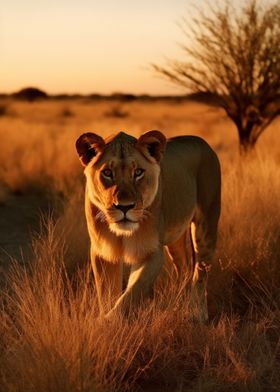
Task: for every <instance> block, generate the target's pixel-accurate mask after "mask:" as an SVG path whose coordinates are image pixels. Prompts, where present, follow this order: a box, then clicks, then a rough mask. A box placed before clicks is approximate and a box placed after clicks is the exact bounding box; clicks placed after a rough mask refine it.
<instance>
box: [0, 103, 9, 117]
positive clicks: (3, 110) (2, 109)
mask: <svg viewBox="0 0 280 392" xmlns="http://www.w3.org/2000/svg"><path fill="white" fill-rule="evenodd" d="M7 113H8V107H7V105H4V104H0V116H6V115H7Z"/></svg>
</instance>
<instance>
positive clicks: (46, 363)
mask: <svg viewBox="0 0 280 392" xmlns="http://www.w3.org/2000/svg"><path fill="white" fill-rule="evenodd" d="M0 114H1V115H0V140H1V154H0V184H1V186H0V261H1V264H0V265H1V310H2V313H1V327H0V339H1V347H0V377H1V382H0V390H1V391H7V392H8V391H28V392H29V391H30V392H31V391H32V392H35V391H36V392H38V391H40V392H46V391H49V392H56V391H60V392H64V391H67V392H72V391H73V392H74V391H82V392H85V391H88V392H91V391H92V392H97V391H98V392H101V391H102V392H103V391H106V392H112V391H127V390H129V391H136V390H137V391H138V390H140V391H149V392H151V391H171V392H173V391H174V392H175V391H178V392H179V391H187V390H188V391H209V392H210V391H211V392H212V391H215V392H216V391H279V390H280V366H279V365H280V334H279V332H280V294H279V293H280V269H279V264H280V227H279V222H280V209H279V199H280V150H279V128H280V120H277V121H276V122H275V123H274V124H273V125H272V126H270V128H269V129H268V130H267V131H266V132H265V134H264V135H263V136H262V137H261V138H260V140H259V144H258V149H257V151H256V153H255V154H252V155H251V156H250V157H248V158H247V159H246V160H240V159H239V155H238V145H237V133H236V131H235V129H234V126H233V125H232V124H231V123H230V122H229V121H228V120H227V118H226V116H225V114H224V112H223V111H222V110H221V109H218V108H217V107H214V106H207V105H203V104H199V103H194V102H190V101H183V102H180V101H155V102H149V101H147V102H144V101H133V102H118V101H102V100H99V101H93V100H89V99H80V100H50V101H41V102H34V103H28V102H19V101H13V100H9V99H5V100H3V101H1V102H0ZM151 129H159V130H161V131H163V132H164V133H165V134H166V135H167V136H174V135H181V134H196V135H200V136H202V137H203V138H205V139H206V140H207V141H208V142H209V143H210V145H211V146H212V147H213V148H214V149H215V151H216V152H217V153H218V155H219V158H220V160H221V164H222V172H223V188H222V199H223V201H222V216H221V221H220V229H219V241H218V246H217V252H216V256H215V260H214V262H213V267H212V270H211V272H210V275H209V296H208V299H209V309H210V322H209V324H208V325H199V324H197V323H193V322H192V314H191V311H189V309H188V298H187V295H186V293H185V291H184V286H183V283H182V282H181V283H176V281H175V278H174V273H173V271H172V269H171V268H170V264H169V263H168V261H167V262H166V267H165V269H164V271H163V273H162V275H161V276H160V277H159V279H158V280H157V282H156V286H155V295H154V298H153V299H152V300H151V299H150V300H147V301H146V302H145V303H143V305H142V307H141V308H140V309H139V310H138V311H137V312H136V313H135V314H131V315H130V316H129V317H128V318H125V319H115V320H113V321H112V322H111V323H110V324H106V323H104V322H103V321H102V320H99V319H98V318H97V302H96V295H95V290H94V284H93V279H92V275H91V272H90V268H89V261H88V245H89V244H88V236H87V232H86V228H85V220H84V215H83V192H84V189H83V183H84V179H83V175H82V168H81V166H80V163H79V161H78V159H77V156H76V152H75V148H74V143H75V140H76V138H77V137H78V136H79V135H80V133H82V132H85V131H93V132H96V133H100V134H102V135H103V136H106V135H109V134H112V133H116V132H117V131H120V130H125V131H127V132H130V133H132V134H134V135H136V136H137V135H140V134H141V133H142V132H145V131H148V130H151ZM175 191H176V190H175ZM173 208H176V206H173Z"/></svg>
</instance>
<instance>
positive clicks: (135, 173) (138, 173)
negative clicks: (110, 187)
mask: <svg viewBox="0 0 280 392" xmlns="http://www.w3.org/2000/svg"><path fill="white" fill-rule="evenodd" d="M144 171H145V170H144V169H136V170H135V172H134V177H135V178H139V177H141V176H142V175H143V174H144Z"/></svg>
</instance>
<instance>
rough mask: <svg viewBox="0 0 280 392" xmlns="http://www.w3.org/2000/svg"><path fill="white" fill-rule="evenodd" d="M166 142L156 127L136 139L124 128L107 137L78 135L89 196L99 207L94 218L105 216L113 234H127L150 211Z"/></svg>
mask: <svg viewBox="0 0 280 392" xmlns="http://www.w3.org/2000/svg"><path fill="white" fill-rule="evenodd" d="M165 144H166V139H165V136H164V135H163V134H162V133H161V132H159V131H150V132H147V133H145V134H144V135H142V136H141V137H140V138H139V139H138V140H137V139H136V138H134V137H133V136H130V135H127V134H125V133H123V132H120V133H119V134H118V135H117V136H115V137H113V138H110V139H108V140H104V139H103V138H102V137H101V136H98V135H96V134H93V133H84V134H83V135H81V136H80V137H79V138H78V140H77V142H76V148H77V152H78V154H79V156H80V160H81V162H82V164H83V166H85V171H84V172H85V175H86V178H87V188H88V196H89V198H90V201H91V202H92V203H93V204H94V205H95V206H96V207H97V208H98V209H99V212H98V214H97V216H96V219H100V220H106V221H107V223H108V225H109V228H110V230H111V231H112V232H114V233H115V234H116V235H118V236H130V235H131V234H132V233H133V232H134V231H135V230H137V229H138V227H139V224H140V222H141V221H142V220H143V219H145V217H146V216H147V215H148V214H149V212H148V211H147V208H148V207H149V206H150V205H151V204H152V203H153V201H154V199H155V197H156V194H157V190H158V183H159V174H160V160H161V158H162V155H163V152H164V148H165Z"/></svg>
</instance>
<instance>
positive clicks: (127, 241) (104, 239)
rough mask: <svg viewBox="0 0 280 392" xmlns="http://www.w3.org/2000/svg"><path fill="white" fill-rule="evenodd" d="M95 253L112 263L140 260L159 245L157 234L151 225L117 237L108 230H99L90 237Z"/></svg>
mask: <svg viewBox="0 0 280 392" xmlns="http://www.w3.org/2000/svg"><path fill="white" fill-rule="evenodd" d="M91 242H92V247H93V250H94V252H95V254H96V255H98V256H100V257H102V258H103V259H104V260H106V261H108V262H112V263H117V262H120V261H123V262H125V263H127V264H137V263H140V262H142V261H143V260H144V259H145V258H146V257H147V256H148V255H149V254H151V253H153V252H154V251H155V250H156V249H158V247H159V236H158V233H157V231H156V230H154V229H153V228H152V227H149V226H147V227H145V228H142V227H140V228H139V230H137V231H136V232H135V233H134V234H133V235H131V236H130V237H121V236H120V237H118V236H116V235H114V234H113V233H111V232H110V231H108V232H106V233H105V232H104V231H103V232H100V233H99V235H98V236H94V237H92V238H91Z"/></svg>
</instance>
